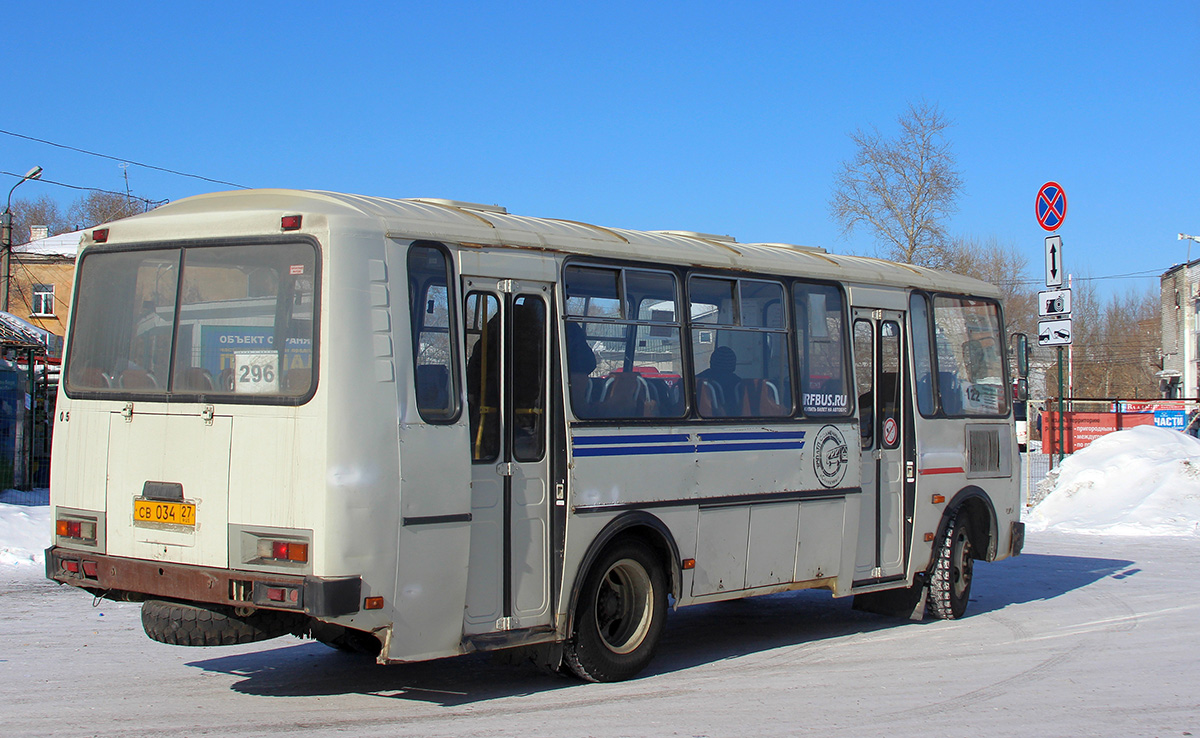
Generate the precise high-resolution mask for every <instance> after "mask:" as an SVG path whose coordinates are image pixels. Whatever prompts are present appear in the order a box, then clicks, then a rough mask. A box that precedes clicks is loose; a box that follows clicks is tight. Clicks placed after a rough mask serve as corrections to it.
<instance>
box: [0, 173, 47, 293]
mask: <svg viewBox="0 0 1200 738" xmlns="http://www.w3.org/2000/svg"><path fill="white" fill-rule="evenodd" d="M41 176H42V168H41V167H34V168H33V169H30V170H29V171H28V172H25V176H24V177H21V181H20V182H17V183H16V184H15V185H13V186H12V189H11V190H9V191H8V202H7V203H6V204H5V205H4V222H3V227H4V231H3V234H2V237H3V241H4V254H3V256H0V261H3V262H4V264H3V265H0V271H3V272H4V284H3V285H0V304H3V310H4V312H6V313H7V312H8V283H9V281H10V280H11V279H12V271H11V266H10V264H9V259H11V258H12V196H13V191H14V190H16V189H17V188H18V187H20V186H21V185H23V184H25V182H26V181H27V180H31V179H40V178H41Z"/></svg>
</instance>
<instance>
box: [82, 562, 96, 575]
mask: <svg viewBox="0 0 1200 738" xmlns="http://www.w3.org/2000/svg"><path fill="white" fill-rule="evenodd" d="M97 568H98V567H97V565H96V562H95V561H85V562H83V573H84V574H85V575H87V576H89V577H91V578H92V579H95V578H96V570H97Z"/></svg>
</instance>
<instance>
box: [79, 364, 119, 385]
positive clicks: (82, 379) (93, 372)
mask: <svg viewBox="0 0 1200 738" xmlns="http://www.w3.org/2000/svg"><path fill="white" fill-rule="evenodd" d="M71 384H74V385H78V386H80V387H104V388H110V387H112V379H111V378H110V377H109V376H108V375H107V374H105V373H104V372H103V371H102V370H100V369H98V368H96V367H94V366H85V367H83V368H82V369H76V370H74V371H72V372H71Z"/></svg>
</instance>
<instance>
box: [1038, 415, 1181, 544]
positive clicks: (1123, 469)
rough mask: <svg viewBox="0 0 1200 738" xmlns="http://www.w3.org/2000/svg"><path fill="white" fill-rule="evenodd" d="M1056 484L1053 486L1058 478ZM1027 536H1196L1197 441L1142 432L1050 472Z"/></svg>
mask: <svg viewBox="0 0 1200 738" xmlns="http://www.w3.org/2000/svg"><path fill="white" fill-rule="evenodd" d="M1056 476H1057V478H1056V479H1055V477H1056ZM1048 482H1049V483H1052V485H1053V486H1052V491H1051V492H1050V494H1049V495H1048V496H1047V497H1046V499H1044V500H1042V501H1041V502H1040V503H1039V504H1038V506H1037V507H1035V508H1034V509H1033V511H1032V512H1031V513H1030V514H1029V515H1027V516H1026V517H1025V520H1026V523H1027V524H1028V525H1029V527H1030V529H1032V530H1046V529H1053V530H1059V531H1068V532H1076V533H1113V534H1117V535H1200V440H1197V439H1195V438H1192V437H1191V436H1187V435H1184V434H1183V433H1180V432H1179V431H1175V430H1169V429H1166V428H1156V427H1154V426H1152V425H1142V426H1137V427H1136V428H1131V429H1129V430H1123V431H1117V432H1116V433H1110V434H1108V435H1106V436H1104V437H1103V438H1099V439H1097V440H1096V441H1094V442H1093V443H1092V444H1091V445H1090V446H1088V447H1087V448H1085V449H1083V450H1082V451H1078V452H1076V453H1075V454H1072V455H1071V456H1069V457H1067V458H1066V459H1064V460H1063V463H1062V466H1061V467H1059V468H1058V469H1056V470H1055V471H1054V472H1051V476H1050V477H1049V478H1048Z"/></svg>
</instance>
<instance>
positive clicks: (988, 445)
mask: <svg viewBox="0 0 1200 738" xmlns="http://www.w3.org/2000/svg"><path fill="white" fill-rule="evenodd" d="M967 449H968V451H967V460H968V464H969V467H968V473H969V474H996V473H999V472H1000V471H1001V468H1000V429H999V428H983V429H978V430H975V429H970V430H968V431H967Z"/></svg>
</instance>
